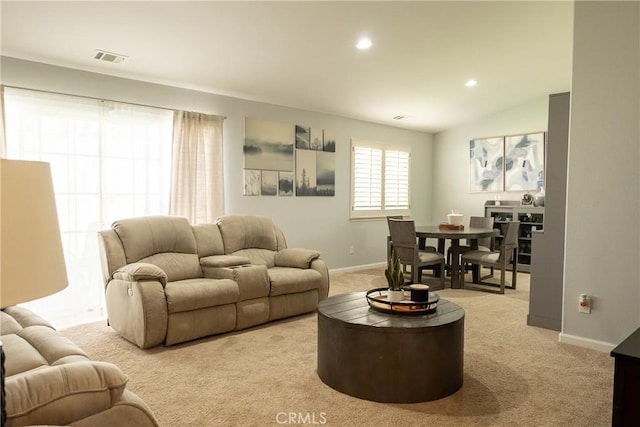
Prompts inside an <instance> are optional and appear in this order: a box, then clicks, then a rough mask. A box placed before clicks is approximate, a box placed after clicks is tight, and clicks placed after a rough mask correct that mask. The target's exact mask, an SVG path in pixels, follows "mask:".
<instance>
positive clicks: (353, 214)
mask: <svg viewBox="0 0 640 427" xmlns="http://www.w3.org/2000/svg"><path fill="white" fill-rule="evenodd" d="M359 147H361V148H367V149H373V150H380V151H381V164H380V170H381V171H380V176H379V179H380V182H379V183H380V188H381V190H380V191H381V193H380V208H372V209H356V200H355V197H356V193H357V191H356V149H357V148H359ZM350 148H351V170H350V189H351V191H350V196H349V219H350V220H367V219H380V218H386V217H387V216H389V215H402V216H411V147H409V146H407V145H403V144H389V143H381V142H372V141H367V140H359V139H353V138H352V139H351V147H350ZM390 151H393V152H402V153H407V155H408V159H407V173H406V177H407V178H406V179H407V181H406V186H407V208H406V209H403V208H401V209H387V208H386V207H385V205H386V203H385V201H386V188H385V187H386V185H385V180H386V166H387V165H386V155H387V152H390Z"/></svg>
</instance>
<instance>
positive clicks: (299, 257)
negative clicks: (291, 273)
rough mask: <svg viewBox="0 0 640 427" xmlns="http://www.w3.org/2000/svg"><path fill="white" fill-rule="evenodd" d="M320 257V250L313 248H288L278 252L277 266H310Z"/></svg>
mask: <svg viewBox="0 0 640 427" xmlns="http://www.w3.org/2000/svg"><path fill="white" fill-rule="evenodd" d="M319 257H320V252H318V251H314V250H312V249H303V248H286V249H282V250H281V251H278V252H277V253H276V258H275V264H276V266H277V267H293V268H309V266H310V265H311V262H312V261H313V260H315V259H317V258H319Z"/></svg>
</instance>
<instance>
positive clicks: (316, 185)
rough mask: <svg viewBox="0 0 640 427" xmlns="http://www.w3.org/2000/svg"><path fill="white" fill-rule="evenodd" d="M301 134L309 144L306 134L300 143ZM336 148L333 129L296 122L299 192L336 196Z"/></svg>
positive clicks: (308, 194)
mask: <svg viewBox="0 0 640 427" xmlns="http://www.w3.org/2000/svg"><path fill="white" fill-rule="evenodd" d="M299 134H300V135H302V136H304V137H305V138H306V137H307V136H308V142H309V143H308V146H307V145H305V144H303V143H302V142H303V138H300V144H299V143H298V138H297V136H298V135H299ZM303 147H306V148H303ZM335 150H336V143H335V138H334V137H333V133H332V132H330V131H325V130H323V129H319V130H316V129H312V128H308V127H304V126H300V125H296V179H295V182H296V196H335V194H336V187H335V177H336V166H335V165H336V161H335Z"/></svg>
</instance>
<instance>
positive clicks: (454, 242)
mask: <svg viewBox="0 0 640 427" xmlns="http://www.w3.org/2000/svg"><path fill="white" fill-rule="evenodd" d="M497 234H498V230H496V229H494V228H477V227H465V228H464V229H461V230H452V229H448V228H441V227H440V226H439V225H416V237H417V238H418V247H419V249H421V250H424V249H425V247H426V240H427V239H428V238H432V239H438V252H439V253H441V254H443V255H444V254H445V241H446V240H447V239H448V240H450V241H451V265H450V268H451V276H450V277H451V288H452V289H460V288H463V287H464V271H463V270H462V269H461V267H460V240H461V239H466V240H467V241H468V242H469V246H470V247H471V250H477V249H478V239H480V238H483V237H495V236H496V235H497ZM442 274H444V273H442Z"/></svg>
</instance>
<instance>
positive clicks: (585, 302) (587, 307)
mask: <svg viewBox="0 0 640 427" xmlns="http://www.w3.org/2000/svg"><path fill="white" fill-rule="evenodd" d="M578 312H579V313H585V314H591V297H590V296H589V295H587V294H580V298H579V299H578Z"/></svg>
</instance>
